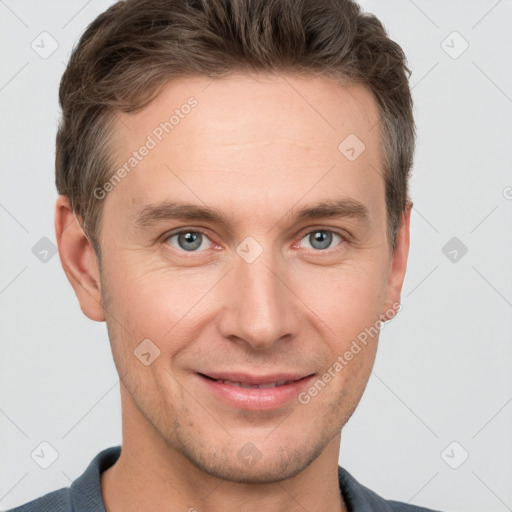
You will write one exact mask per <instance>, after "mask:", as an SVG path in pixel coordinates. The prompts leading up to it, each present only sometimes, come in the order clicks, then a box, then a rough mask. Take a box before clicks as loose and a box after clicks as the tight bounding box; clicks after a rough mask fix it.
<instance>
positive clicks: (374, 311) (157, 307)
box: [77, 76, 408, 482]
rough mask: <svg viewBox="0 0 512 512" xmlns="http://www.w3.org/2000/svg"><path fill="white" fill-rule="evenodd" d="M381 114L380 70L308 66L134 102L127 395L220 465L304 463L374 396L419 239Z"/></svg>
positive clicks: (109, 298) (123, 139) (119, 313)
mask: <svg viewBox="0 0 512 512" xmlns="http://www.w3.org/2000/svg"><path fill="white" fill-rule="evenodd" d="M191 97H193V98H194V99H193V100H190V99H189V98H191ZM187 104H188V105H189V107H185V105H187ZM173 113H174V114H175V118H174V119H171V121H170V123H171V125H172V128H170V127H169V126H170V125H165V124H164V125H161V124H160V123H165V122H168V123H169V119H170V116H171V115H173ZM377 122H378V111H377V106H376V103H375V101H374V99H373V97H372V95H371V93H370V92H369V91H368V90H366V89H365V88H363V87H362V86H350V87H347V86H342V85H340V84H338V83H335V82H331V81H328V80H327V79H321V78H308V79H304V78H302V79H299V78H296V77H295V78H294V77H292V76H287V77H286V79H283V78H279V77H270V76H253V77H249V76H231V77H229V78H223V79H217V80H213V81H212V80H211V79H207V78H200V77H197V78H187V79H182V80H180V81H175V82H172V83H170V84H168V85H167V86H166V87H165V89H164V90H163V91H162V92H161V94H160V95H159V96H158V97H157V98H156V99H155V100H154V101H153V102H152V103H151V104H149V106H147V107H145V108H144V109H142V110H140V111H138V112H136V113H134V114H119V119H118V122H117V123H116V126H115V137H114V140H115V156H116V159H117V163H118V168H121V167H122V166H123V165H124V164H125V163H127V162H128V165H127V166H126V167H125V170H126V169H130V170H129V172H126V173H122V172H121V173H120V174H121V175H122V176H121V179H120V180H116V182H115V183H114V185H111V186H109V185H107V186H106V187H105V188H104V189H102V190H108V192H107V193H106V194H105V197H104V198H103V199H102V201H103V213H102V227H101V235H100V246H101V252H102V264H101V276H100V277H101V279H100V281H101V282H100V283H99V286H98V293H101V303H102V305H103V307H102V308H101V311H102V312H103V313H104V315H105V319H106V321H107V326H108V331H109V336H110V341H111V346H112V352H113V356H114V361H115V364H116V367H117V369H118V372H119V374H120V376H122V386H121V387H122V397H123V408H126V409H131V410H132V411H134V415H135V416H136V417H137V418H138V419H137V422H138V423H139V427H140V431H141V432H146V433H148V432H149V433H151V436H154V438H155V439H159V440H160V441H163V443H165V446H166V447H168V448H171V449H172V450H175V451H176V452H177V453H179V454H180V456H183V457H185V458H186V459H187V460H188V461H190V462H191V463H192V464H194V465H195V466H196V467H199V468H200V469H202V470H204V471H205V472H207V473H209V474H211V475H216V476H218V477H221V478H223V479H228V480H233V481H251V482H268V481H275V480H280V479H283V478H287V477H289V476H292V475H294V474H296V473H298V472H299V471H301V470H302V469H304V468H305V467H307V466H308V464H310V463H311V462H312V461H313V460H315V459H316V458H317V457H318V456H319V455H320V454H321V453H322V452H323V451H324V449H325V448H326V447H327V446H328V445H329V443H330V442H331V441H332V440H333V439H334V438H335V437H336V436H337V435H338V434H339V432H340V430H341V428H342V427H343V425H344V424H345V423H346V422H347V420H348V419H349V417H350V416H351V414H352V413H353V411H354V409H355V408H356V405H357V404H358V402H359V400H360V398H361V395H362V393H363V391H364V388H365V386H366V383H367V381H368V378H369V375H370V372H371V369H372V365H373V362H374V357H375V353H376V349H377V341H378V334H375V330H376V329H375V327H376V326H377V327H378V326H379V325H380V322H379V319H381V318H382V316H381V315H382V314H384V313H385V312H386V311H389V310H390V309H392V308H393V307H396V303H398V302H399V299H400V289H401V285H402V281H403V277H404V272H405V261H406V256H407V247H408V238H407V233H406V232H407V230H408V223H407V222H408V221H407V220H406V221H405V222H406V225H403V226H402V230H401V232H400V234H399V240H398V245H397V249H396V250H395V253H394V254H391V252H390V249H389V244H388V240H387V236H386V203H385V189H384V182H383V179H382V176H381V175H382V164H381V154H380V141H379V135H378V129H377V128H376V124H377ZM162 126H164V127H165V128H166V129H167V130H166V129H165V128H162ZM158 128H160V129H158ZM351 134H352V135H351ZM148 137H149V138H148ZM347 137H350V138H349V139H347V140H346V141H345V139H346V138H347ZM355 137H357V138H355ZM150 139H151V140H152V142H151V141H150ZM343 141H345V142H343ZM340 143H341V146H340ZM362 144H364V151H362V152H361V149H362V148H363V146H362ZM143 145H145V146H146V147H147V148H149V149H148V150H147V151H145V150H140V148H141V146H143ZM351 148H352V149H351ZM134 151H136V152H137V155H135V157H134ZM142 153H144V155H142ZM132 157H134V158H135V159H136V160H137V162H136V163H135V160H132V161H130V158H132ZM130 162H131V163H130ZM132 164H133V165H132ZM97 194H98V195H102V192H100V191H98V192H97ZM77 293H78V292H77ZM79 297H80V295H79ZM84 300H85V299H84ZM393 305H395V306H393ZM94 307H96V308H97V307H98V306H97V305H96V306H92V305H90V306H89V305H87V304H85V303H84V301H82V309H83V310H84V312H85V313H86V314H88V316H90V317H91V318H94V319H101V313H100V312H97V311H93V308H94ZM372 328H373V329H372ZM365 330H366V331H365ZM369 330H371V332H372V333H373V335H370V336H368V335H367V336H366V342H365V343H363V342H362V341H361V340H362V339H363V338H364V335H363V334H362V333H364V332H366V333H367V334H368V332H369ZM143 340H146V341H143ZM148 340H149V341H148ZM142 342H143V343H142ZM354 342H355V343H356V345H357V346H358V347H359V350H357V349H356V348H355V345H354ZM141 343H142V345H141ZM134 352H135V354H134ZM348 353H351V354H352V355H351V356H350V354H348ZM136 354H138V357H137V355H136ZM141 354H144V355H143V356H141ZM329 376H330V377H329ZM276 384H277V385H276ZM132 421H133V420H132Z"/></svg>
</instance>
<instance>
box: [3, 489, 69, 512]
mask: <svg viewBox="0 0 512 512" xmlns="http://www.w3.org/2000/svg"><path fill="white" fill-rule="evenodd" d="M72 511H73V507H72V505H71V497H70V493H69V487H68V488H62V489H58V490H56V491H52V492H49V493H48V494H45V495H44V496H41V497H40V498H36V499H35V500H33V501H30V502H28V503H25V504H24V505H21V506H19V507H16V508H12V509H10V510H8V511H7V512H72Z"/></svg>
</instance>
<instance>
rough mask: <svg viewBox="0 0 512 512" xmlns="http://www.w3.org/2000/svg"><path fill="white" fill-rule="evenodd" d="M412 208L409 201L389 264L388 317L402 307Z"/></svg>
mask: <svg viewBox="0 0 512 512" xmlns="http://www.w3.org/2000/svg"><path fill="white" fill-rule="evenodd" d="M411 210H412V202H408V203H407V206H406V209H405V212H404V213H403V215H402V218H401V222H400V228H399V230H398V233H397V237H396V245H395V249H394V251H393V254H392V256H391V260H390V264H389V274H388V283H387V293H386V303H385V311H384V312H383V315H384V316H385V317H386V319H390V318H392V317H393V316H394V315H395V314H396V313H397V312H398V310H399V309H401V306H400V296H401V292H402V285H403V283H404V278H405V271H406V269H407V258H408V256H409V241H410V236H409V233H410V221H411ZM391 311H394V313H393V314H392V315H390V314H389V313H390V312H391Z"/></svg>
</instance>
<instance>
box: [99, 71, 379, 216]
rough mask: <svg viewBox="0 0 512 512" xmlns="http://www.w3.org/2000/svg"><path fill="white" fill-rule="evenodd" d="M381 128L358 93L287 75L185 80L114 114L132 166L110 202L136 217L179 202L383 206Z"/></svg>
mask: <svg viewBox="0 0 512 512" xmlns="http://www.w3.org/2000/svg"><path fill="white" fill-rule="evenodd" d="M378 121H379V114H378V109H377V106H376V102H375V100H374V98H373V96H372V94H371V93H370V91H369V90H368V89H366V88H365V87H363V86H361V85H342V84H340V83H338V82H335V81H333V80H328V79H326V78H320V77H309V78H305V77H302V78H298V77H296V76H289V75H281V76H277V75H273V76H270V75H252V76H248V75H233V76H229V77H225V78H221V79H211V78H207V77H188V78H183V79H179V80H176V81H173V82H170V83H168V84H167V85H166V86H165V87H164V88H163V89H162V90H161V92H160V94H159V95H158V96H157V97H156V99H154V100H153V101H152V102H151V103H150V104H149V105H147V106H146V107H145V108H143V109H141V110H139V111H137V112H135V113H131V114H123V113H119V114H118V120H117V122H116V124H115V130H114V133H113V141H114V145H113V146H114V148H115V158H116V163H117V166H118V168H120V167H121V166H123V165H125V164H126V163H127V162H129V161H130V160H131V161H132V163H133V164H134V165H133V166H130V165H128V166H126V165H125V169H127V170H128V172H126V173H124V174H125V177H123V179H122V181H121V182H120V183H119V184H118V185H117V186H116V187H115V190H113V191H112V192H110V193H109V196H108V197H107V199H108V201H107V202H108V203H116V205H117V206H123V205H124V206H125V207H128V206H129V207H130V209H132V210H133V209H135V208H139V209H140V208H141V207H144V206H145V205H147V204H149V203H155V202H158V201H164V200H169V199H171V200H172V199H176V198H178V197H179V198H180V199H186V200H189V201H194V202H197V203H200V202H202V203H207V204H208V206H212V207H219V208H222V207H225V208H227V207H229V205H231V206H232V207H234V208H235V207H241V206H242V203H243V205H244V206H245V208H246V209H247V208H251V207H254V206H255V205H257V206H258V209H260V208H261V207H262V206H263V208H267V206H268V207H269V208H270V207H271V206H270V205H271V204H273V203H274V202H275V201H277V202H281V203H282V205H283V208H284V207H286V206H291V203H297V202H299V201H300V200H301V196H303V197H304V198H305V199H307V202H308V203H310V202H312V200H314V199H315V198H316V199H318V198H320V197H321V198H322V199H333V200H336V199H337V198H338V197H339V196H340V195H342V196H344V197H353V198H354V199H358V200H360V201H361V202H367V203H372V202H376V203H379V202H383V200H384V194H383V191H384V188H383V180H382V177H381V172H380V169H381V158H380V141H379V136H378V132H379V130H378ZM143 146H146V147H147V148H149V149H148V150H144V151H139V150H141V149H142V148H143ZM141 152H143V153H144V156H142V157H141V156H140V153H141ZM134 153H137V155H136V156H134ZM134 158H135V159H136V160H137V161H135V160H133V159H134ZM337 192H339V193H337ZM306 195H307V196H308V197H307V198H306V197H305V196H306ZM237 199H238V200H239V201H240V203H239V204H237ZM289 203H290V204H289ZM370 206H371V205H370ZM377 206H378V205H377ZM377 206H376V207H377ZM382 206H383V205H382V204H381V205H380V206H379V207H382ZM268 211H270V210H268Z"/></svg>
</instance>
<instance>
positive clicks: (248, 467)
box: [182, 440, 326, 484]
mask: <svg viewBox="0 0 512 512" xmlns="http://www.w3.org/2000/svg"><path fill="white" fill-rule="evenodd" d="M325 444H326V443H323V442H322V440H319V441H318V443H317V444H316V445H311V444H309V445H307V446H301V447H296V446H295V447H293V448H289V447H281V448H273V447H270V446H269V447H268V448H267V450H268V453H266V452H265V450H262V451H261V452H260V451H259V450H258V449H257V448H256V447H255V446H254V445H253V444H252V443H250V442H248V443H246V444H245V445H243V447H242V448H241V449H239V450H237V451H233V450H232V447H225V448H224V449H222V450H221V451H220V452H219V451H215V450H214V449H212V448H211V447H209V448H206V449H205V447H202V449H197V450H190V449H188V450H185V451H182V454H183V455H185V457H187V459H188V460H189V461H190V462H191V463H192V464H194V465H195V466H196V467H197V468H199V469H200V470H201V471H203V472H204V473H206V474H208V475H210V476H213V477H215V478H219V479H222V480H227V481H230V482H237V483H247V484H269V483H276V482H281V481H283V480H287V479H289V478H292V477H294V476H295V475H297V474H299V473H300V472H301V471H303V470H304V469H306V468H307V467H308V466H309V465H310V464H311V463H312V462H313V461H314V460H315V459H316V458H317V457H318V456H319V455H320V454H321V453H322V451H323V450H324V449H325Z"/></svg>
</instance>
